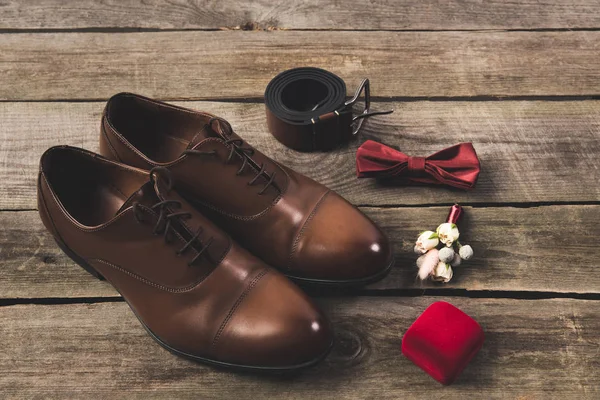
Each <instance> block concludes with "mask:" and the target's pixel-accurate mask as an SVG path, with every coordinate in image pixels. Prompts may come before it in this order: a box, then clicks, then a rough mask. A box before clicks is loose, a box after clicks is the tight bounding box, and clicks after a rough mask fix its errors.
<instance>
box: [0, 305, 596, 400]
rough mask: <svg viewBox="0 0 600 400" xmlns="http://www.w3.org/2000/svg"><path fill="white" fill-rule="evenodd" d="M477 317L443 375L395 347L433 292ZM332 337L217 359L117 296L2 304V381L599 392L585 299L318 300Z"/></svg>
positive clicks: (105, 386) (355, 391) (267, 389)
mask: <svg viewBox="0 0 600 400" xmlns="http://www.w3.org/2000/svg"><path fill="white" fill-rule="evenodd" d="M436 300H446V301H450V302H451V303H453V304H454V305H456V306H457V307H459V308H461V309H462V310H464V311H465V312H466V313H468V314H469V315H471V316H472V317H473V318H475V319H476V320H477V321H478V322H479V323H480V324H481V326H482V328H483V330H484V332H485V334H486V341H485V343H484V346H483V348H482V350H481V351H480V353H479V354H478V355H477V356H476V357H475V358H474V359H473V361H472V362H471V364H470V365H468V366H467V368H466V369H465V370H464V372H463V373H462V375H461V376H460V377H459V379H458V380H457V381H456V382H455V383H454V384H453V385H452V386H449V387H444V386H442V385H440V384H439V383H437V382H435V381H434V380H433V379H432V378H430V377H429V376H428V375H427V374H425V373H424V372H423V371H421V370H420V369H418V368H417V367H416V366H415V365H414V364H412V363H411V362H410V361H408V360H407V359H406V358H404V357H403V356H402V354H401V353H400V343H401V338H402V335H403V334H404V332H405V331H406V329H407V328H408V327H409V326H410V324H411V323H412V322H413V321H414V320H415V319H416V318H417V316H418V315H419V314H420V313H421V312H422V311H423V310H424V309H425V308H426V307H427V306H429V305H430V304H431V303H432V302H434V301H436ZM320 303H321V304H322V306H323V308H324V310H325V311H326V312H327V313H328V314H330V316H331V319H332V322H333V324H334V327H335V329H336V337H337V344H336V346H335V348H334V350H333V352H332V354H330V356H329V357H328V358H327V359H326V360H325V361H324V362H323V363H321V364H320V365H318V366H317V367H315V368H313V369H311V370H308V371H306V372H305V373H303V374H300V375H298V376H287V377H285V376H284V377H265V376H255V375H248V374H246V375H244V374H235V373H230V372H224V371H217V370H214V369H211V368H209V367H205V366H202V365H199V364H194V363H192V362H190V361H187V360H183V359H181V358H178V357H176V356H174V355H172V354H170V353H168V352H167V351H166V350H164V349H162V348H161V347H160V346H159V345H157V344H156V343H154V342H153V341H152V339H151V338H150V337H149V336H148V335H147V334H146V332H145V331H144V329H143V328H142V327H141V326H140V324H139V322H138V321H137V320H136V318H135V317H134V316H133V314H132V313H131V312H130V310H129V309H128V307H127V305H126V304H125V303H121V302H119V303H103V304H76V305H53V306H43V305H16V306H6V307H0V319H1V320H2V321H3V323H2V324H0V334H1V335H2V338H3V345H4V346H3V349H4V350H3V351H2V352H0V390H1V391H2V394H3V398H5V399H21V398H86V399H95V398H128V399H129V398H144V399H147V398H181V399H184V398H185V399H187V398H190V399H191V398H194V399H197V398H202V399H212V398H229V399H231V398H236V399H263V398H286V399H305V398H321V399H340V398H344V399H346V398H348V399H362V398H377V399H414V398H428V399H432V398H433V399H435V398H444V399H464V398H467V397H473V398H480V397H481V396H482V393H485V395H484V397H485V398H486V399H578V400H585V399H597V398H598V396H599V395H600V391H599V390H600V375H599V374H597V373H596V372H597V371H598V370H599V369H600V358H599V357H598V355H599V354H598V349H600V338H599V336H598V334H597V332H598V330H599V329H600V313H599V309H598V307H595V306H594V302H591V301H577V300H570V299H561V300H531V301H523V300H508V299H495V300H494V299H476V300H475V299H458V298H431V297H424V298H369V297H362V298H341V299H328V300H321V301H320Z"/></svg>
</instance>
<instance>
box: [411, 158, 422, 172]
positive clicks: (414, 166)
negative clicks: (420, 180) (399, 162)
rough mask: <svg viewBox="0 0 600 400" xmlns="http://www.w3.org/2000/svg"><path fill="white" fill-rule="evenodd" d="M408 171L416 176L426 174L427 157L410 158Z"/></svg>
mask: <svg viewBox="0 0 600 400" xmlns="http://www.w3.org/2000/svg"><path fill="white" fill-rule="evenodd" d="M408 170H409V171H410V172H412V173H415V174H421V173H423V172H425V157H408Z"/></svg>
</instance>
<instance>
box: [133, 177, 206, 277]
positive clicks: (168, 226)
mask: <svg viewBox="0 0 600 400" xmlns="http://www.w3.org/2000/svg"><path fill="white" fill-rule="evenodd" d="M157 171H161V172H162V174H164V175H161V177H162V176H164V177H166V181H167V192H168V191H170V190H171V188H172V179H171V174H170V172H169V170H167V169H166V168H164V167H154V168H152V169H151V170H150V181H151V182H152V183H154V180H155V179H156V178H155V177H154V176H155V173H156V172H157ZM142 207H143V206H142V205H140V203H138V202H134V203H133V204H132V208H133V215H134V217H135V219H136V221H137V222H139V223H143V222H144V219H143V216H142V215H143V214H142V211H143V208H142ZM181 207H182V205H181V202H180V201H178V200H163V201H159V202H158V203H156V204H154V205H153V206H152V207H150V209H151V210H152V211H154V212H155V213H156V212H157V213H158V219H157V221H156V224H155V225H154V228H153V230H152V233H153V234H155V235H160V234H162V235H163V238H164V240H165V243H170V242H171V237H170V234H171V232H172V231H176V228H175V226H174V224H173V221H177V220H179V221H181V220H184V219H189V218H192V214H191V213H189V212H187V211H175V212H172V211H171V210H172V209H181ZM202 232H203V228H202V227H200V228H198V230H197V231H196V232H195V233H194V234H193V235H192V236H191V237H190V239H189V240H188V241H186V242H185V243H184V245H183V247H182V248H180V249H179V250H177V251H176V254H177V255H181V254H183V253H184V252H185V251H186V250H187V249H189V248H190V247H192V245H193V244H198V245H199V247H200V250H197V254H196V255H195V256H194V258H192V260H191V261H190V262H188V264H187V265H188V267H191V266H192V265H194V263H195V262H196V261H198V259H199V258H200V257H201V256H202V255H203V254H205V253H206V251H207V250H208V248H209V247H210V245H211V244H212V243H213V241H214V237H212V236H211V237H210V238H209V239H208V240H207V241H206V243H204V245H203V244H202V242H201V241H200V239H199V238H200V235H201V234H202Z"/></svg>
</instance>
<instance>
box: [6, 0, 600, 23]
mask: <svg viewBox="0 0 600 400" xmlns="http://www.w3.org/2000/svg"><path fill="white" fill-rule="evenodd" d="M598 26H600V5H599V4H598V2H597V1H594V0H572V1H569V2H568V4H567V3H566V2H565V1H564V0H545V1H544V2H543V3H540V2H538V1H534V0H526V1H522V2H512V1H505V0H489V1H481V0H405V1H394V0H387V1H375V2H371V1H365V0H350V1H343V2H342V1H336V0H308V1H306V0H289V1H285V2H273V1H269V0H259V1H253V2H240V1H236V0H219V1H213V2H210V6H207V2H206V1H201V0H170V1H160V0H137V1H135V0H128V1H122V0H109V1H107V0H104V1H95V0H79V1H77V2H66V1H63V0H42V1H40V0H37V1H33V0H29V1H19V0H4V1H3V2H2V13H1V14H0V29H5V30H7V31H22V30H29V29H44V30H60V29H96V30H103V29H104V30H109V29H111V28H112V29H114V28H121V29H148V30H156V29H159V30H182V29H186V30H189V29H199V30H203V29H246V30H269V29H347V30H353V29H360V30H410V29H413V30H416V29H428V30H451V29H454V30H469V29H471V30H473V29H478V30H483V29H536V28H538V29H539V28H542V29H548V28H551V29H584V28H596V27H598Z"/></svg>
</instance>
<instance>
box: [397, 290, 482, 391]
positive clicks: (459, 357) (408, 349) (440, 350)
mask: <svg viewBox="0 0 600 400" xmlns="http://www.w3.org/2000/svg"><path fill="white" fill-rule="evenodd" d="M483 340H484V334H483V330H482V329H481V327H480V326H479V324H478V323H477V322H476V321H475V320H474V319H473V318H471V317H469V316H468V315H467V314H465V313H464V312H462V311H461V310H459V309H458V308H456V307H454V306H453V305H452V304H450V303H446V302H445V301H437V302H435V303H433V304H432V305H430V306H429V307H427V309H426V310H425V311H424V312H423V314H421V315H420V316H419V318H417V320H416V321H415V322H414V323H413V324H412V325H411V327H410V328H408V330H407V331H406V333H405V334H404V337H403V338H402V353H403V354H404V355H405V356H406V357H407V358H408V359H409V360H411V361H412V362H413V363H415V364H416V365H417V366H418V367H420V368H421V369H422V370H423V371H425V372H427V373H428V374H429V375H430V376H431V377H432V378H433V379H435V380H437V381H438V382H440V383H442V384H444V385H449V384H451V383H452V382H454V380H455V379H456V378H457V377H458V376H459V375H460V373H461V372H462V370H463V369H464V368H465V367H466V366H467V364H468V363H469V361H471V359H472V358H473V357H474V356H475V355H476V354H477V352H478V351H479V349H481V346H482V345H483Z"/></svg>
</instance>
